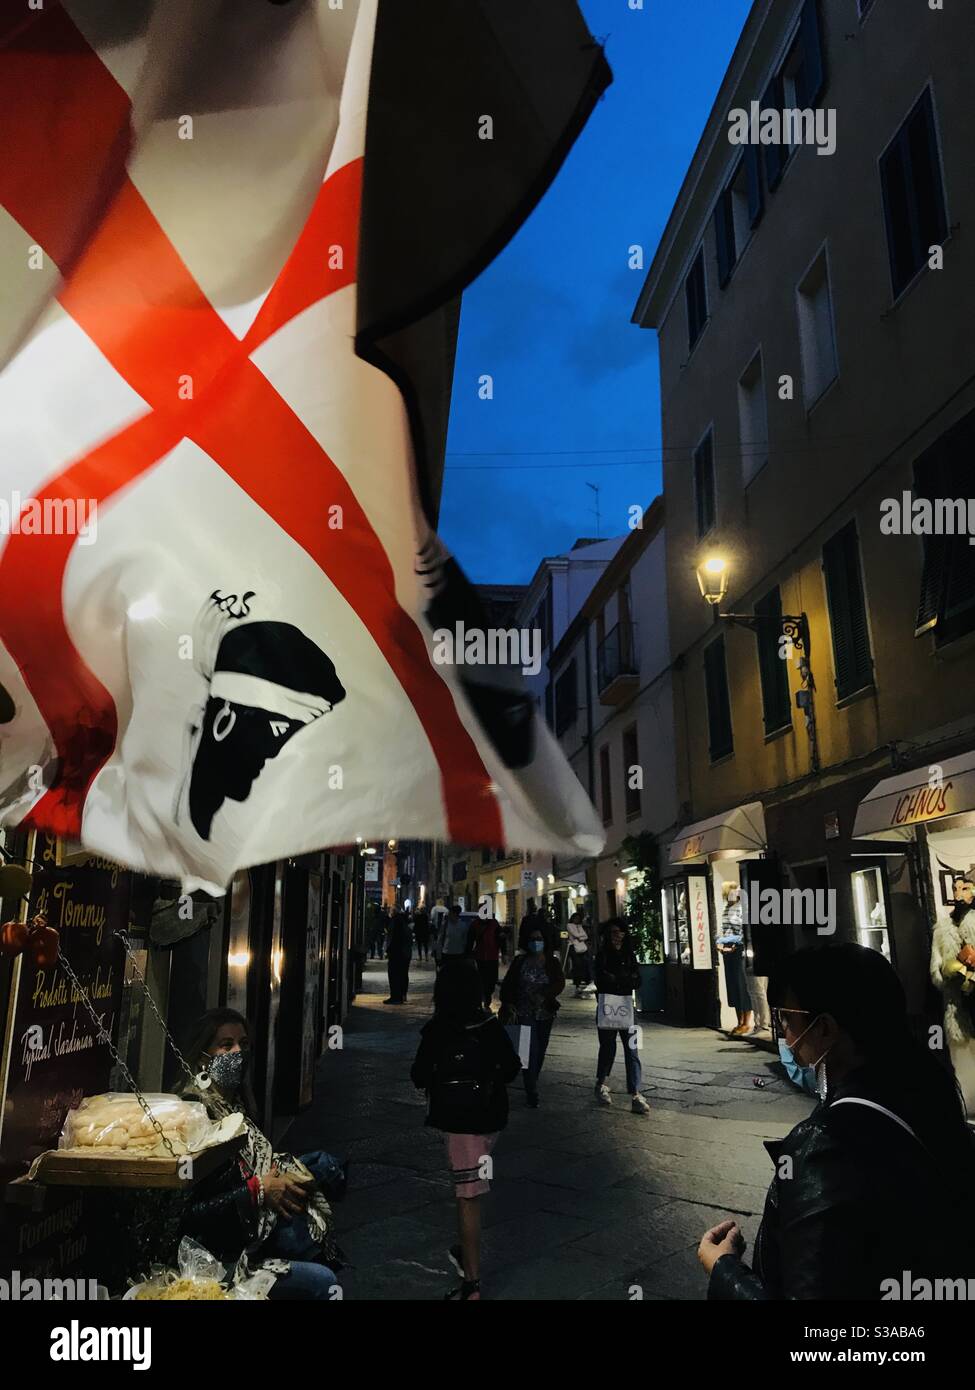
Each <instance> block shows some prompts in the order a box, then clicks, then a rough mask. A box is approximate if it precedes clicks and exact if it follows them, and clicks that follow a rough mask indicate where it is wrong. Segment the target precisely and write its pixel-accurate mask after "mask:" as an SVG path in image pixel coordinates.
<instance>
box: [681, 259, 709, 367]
mask: <svg viewBox="0 0 975 1390" xmlns="http://www.w3.org/2000/svg"><path fill="white" fill-rule="evenodd" d="M684 297H685V299H686V300H687V350H688V352H690V350H691V349H692V348H693V346H694V344H695V343H696V342H697V340H698V338H700V336H701V333H702V332H703V329H704V325H705V324H706V323H707V321H708V296H707V286H706V283H705V279H704V248H703V247H702V248H701V249H700V251H698V253H697V255H696V256H695V257H694V264H693V265H692V266H691V269H690V273H689V274H688V276H687V279H686V280H685V282H684Z"/></svg>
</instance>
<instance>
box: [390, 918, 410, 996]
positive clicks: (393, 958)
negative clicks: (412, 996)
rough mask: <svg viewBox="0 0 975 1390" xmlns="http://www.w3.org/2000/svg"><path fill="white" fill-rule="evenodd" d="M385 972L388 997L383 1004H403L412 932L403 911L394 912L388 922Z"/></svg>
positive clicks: (408, 982)
mask: <svg viewBox="0 0 975 1390" xmlns="http://www.w3.org/2000/svg"><path fill="white" fill-rule="evenodd" d="M387 954H388V961H387V964H386V974H387V976H388V978H389V998H388V999H384V1000H383V1003H384V1004H405V1003H406V996H407V994H408V993H409V988H410V958H411V957H412V955H413V932H412V930H411V928H410V920H409V918H408V917H407V915H406V913H405V912H399V911H397V912H394V913H393V916H392V918H391V920H390V924H389V947H388V951H387Z"/></svg>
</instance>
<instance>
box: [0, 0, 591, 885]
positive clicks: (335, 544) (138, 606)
mask: <svg viewBox="0 0 975 1390" xmlns="http://www.w3.org/2000/svg"><path fill="white" fill-rule="evenodd" d="M608 80H609V77H608V69H607V68H606V64H605V60H604V59H603V57H602V53H601V51H600V50H599V49H598V47H597V46H596V45H594V44H593V43H592V41H591V40H590V38H589V35H588V33H587V32H586V30H585V27H584V25H583V24H582V21H581V18H580V16H579V14H578V11H577V10H576V7H575V4H574V3H572V0H533V3H532V5H531V6H522V5H518V6H512V5H511V4H510V3H509V2H508V0H291V3H285V4H281V3H277V4H272V3H269V0H139V2H138V3H135V2H134V0H133V3H131V4H128V3H127V4H125V5H122V6H113V5H106V4H104V3H103V0H69V3H65V4H58V3H56V0H46V3H44V4H43V5H41V6H37V7H35V6H33V5H32V4H29V3H27V0H24V3H17V4H13V3H8V4H5V6H4V8H3V11H2V13H0V133H2V137H3V138H2V147H3V159H2V161H0V263H2V268H3V269H2V276H3V294H2V297H0V368H2V370H0V484H2V485H0V821H2V822H3V823H5V824H8V825H21V826H33V827H37V828H43V829H47V830H52V831H55V832H57V833H59V834H62V835H65V836H68V837H72V838H75V839H80V840H81V841H82V843H83V844H84V845H85V847H86V848H88V849H90V850H92V851H94V852H97V853H98V854H102V855H105V856H106V857H108V858H110V859H112V860H115V861H117V862H119V863H122V864H126V865H130V866H132V867H134V868H138V869H143V870H147V871H151V872H153V873H157V874H161V875H163V876H166V877H174V878H181V879H182V880H183V881H184V883H187V884H190V885H194V886H195V885H203V886H208V887H210V888H213V889H216V890H222V888H223V886H224V885H225V884H226V883H227V882H228V881H229V879H230V877H231V876H232V874H233V873H234V871H235V870H236V869H238V868H241V867H244V866H247V865H251V864H255V863H262V862H269V861H271V860H274V859H278V858H281V857H284V856H286V855H289V854H296V853H301V852H304V851H307V850H312V849H315V848H319V847H321V846H323V845H329V844H342V843H349V842H351V840H352V839H353V838H354V837H355V836H356V835H363V836H368V837H370V838H371V837H383V836H391V835H410V836H412V837H416V838H429V839H442V840H452V841H456V842H460V843H468V844H491V845H512V846H525V847H529V846H530V847H537V848H539V849H552V850H555V851H563V852H568V851H574V852H576V853H578V852H582V853H592V852H595V851H597V850H598V849H599V848H600V846H601V843H602V832H601V827H600V825H599V824H598V821H597V819H596V817H595V814H594V812H593V810H592V807H591V806H590V804H589V801H588V799H587V797H586V796H585V794H584V793H583V791H582V788H581V786H580V785H579V783H578V782H577V780H576V778H575V777H574V775H573V773H572V772H571V770H570V769H569V767H568V765H567V763H566V762H565V760H564V759H563V757H562V754H561V752H560V750H559V748H558V746H557V745H556V743H555V741H554V739H553V738H552V736H551V735H550V733H549V732H548V729H547V728H546V727H545V725H544V723H543V722H542V721H541V720H540V718H539V716H538V713H537V711H536V709H535V707H534V703H533V702H532V700H531V699H530V698H529V697H528V695H527V694H526V693H525V692H524V690H523V689H522V688H521V685H520V683H519V681H518V680H516V679H515V677H514V675H513V670H514V668H515V667H517V665H518V658H519V655H521V653H517V652H515V651H514V650H513V649H512V647H511V646H510V645H509V646H508V648H507V649H506V648H505V645H504V641H503V640H501V638H502V637H503V634H502V635H500V636H499V635H498V634H495V640H494V641H493V644H492V638H491V634H490V632H487V631H486V633H485V641H484V643H483V644H482V648H483V651H482V654H481V656H480V659H478V658H477V655H476V653H475V659H474V661H473V662H471V661H470V658H468V661H467V663H466V664H460V662H459V661H458V660H457V658H456V654H455V656H454V657H453V658H450V659H445V657H444V649H443V643H442V642H441V643H440V644H439V646H438V640H437V637H436V634H437V633H441V634H442V633H443V631H445V630H449V631H451V632H454V631H455V630H456V627H457V624H458V623H461V622H462V623H464V624H465V625H466V630H467V631H468V632H472V631H473V632H477V631H479V630H480V629H479V624H481V625H482V626H483V625H484V623H485V620H484V618H483V615H481V614H480V612H479V609H478V605H477V602H476V596H475V594H474V591H473V589H472V588H471V586H470V585H469V584H468V583H467V581H466V580H465V579H464V577H463V575H462V573H461V572H460V570H459V568H458V567H457V565H456V563H455V562H454V561H453V560H452V559H451V558H450V556H449V554H448V553H447V551H446V550H445V548H444V547H443V545H442V543H441V542H440V541H439V539H438V537H437V535H436V532H435V529H434V526H433V522H434V520H435V507H434V505H433V504H432V503H431V500H430V499H431V497H434V496H436V493H437V486H436V481H435V480H436V474H437V468H438V458H439V456H440V453H441V450H442V440H443V430H444V424H445V419H446V404H447V401H448V399H449V367H450V362H451V360H452V341H453V339H452V334H453V331H454V330H455V328H456V297H457V295H458V294H459V293H460V291H461V290H462V289H463V287H464V286H465V285H466V284H467V283H469V282H470V281H471V279H473V278H474V276H475V275H476V274H477V273H478V272H479V271H480V270H481V269H482V268H483V267H484V265H486V264H487V263H488V261H489V260H490V259H491V258H492V257H493V256H494V255H495V254H496V253H497V251H498V250H499V249H500V248H501V247H502V246H503V245H504V244H505V242H506V241H507V240H508V239H510V237H511V235H512V234H513V233H514V231H515V230H516V229H517V227H518V225H519V224H520V222H521V221H522V220H523V219H524V217H525V216H526V215H527V213H528V212H529V211H530V210H531V208H532V207H533V206H534V204H535V202H536V201H537V199H538V198H539V197H540V196H541V194H542V192H543V191H544V189H545V187H546V186H547V184H548V182H549V181H550V180H551V178H552V177H553V176H554V174H555V172H556V171H557V169H558V167H559V164H560V163H561V160H562V158H563V157H564V155H565V153H566V152H567V150H568V148H569V147H570V145H571V143H572V141H573V140H574V138H575V136H576V135H577V134H578V132H579V131H580V130H581V128H582V126H583V125H584V123H585V120H586V118H587V117H588V114H589V112H590V110H591V108H592V106H593V104H594V102H595V101H596V99H597V98H598V96H599V94H600V92H601V91H602V90H603V88H604V87H605V85H606V82H607V81H608ZM485 116H488V117H490V128H491V133H490V138H482V137H483V136H484V133H485V127H484V117H485ZM492 653H493V655H492Z"/></svg>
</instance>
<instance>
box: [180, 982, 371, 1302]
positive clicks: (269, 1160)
mask: <svg viewBox="0 0 975 1390" xmlns="http://www.w3.org/2000/svg"><path fill="white" fill-rule="evenodd" d="M249 1032H250V1030H249V1028H248V1026H247V1020H246V1019H245V1018H244V1016H243V1015H242V1014H239V1013H237V1012H236V1010H234V1009H211V1010H209V1012H208V1013H205V1014H204V1015H203V1016H202V1018H200V1019H199V1020H198V1022H197V1023H196V1024H195V1025H194V1027H193V1029H192V1032H191V1036H190V1037H189V1039H188V1040H187V1042H186V1045H185V1047H184V1049H183V1050H184V1054H185V1056H186V1058H187V1060H188V1062H189V1064H190V1066H191V1067H192V1068H193V1069H194V1072H195V1075H194V1080H193V1081H192V1082H190V1081H187V1082H186V1083H185V1085H184V1086H183V1087H182V1090H181V1094H182V1096H183V1099H184V1100H194V1101H199V1102H200V1103H201V1104H202V1105H204V1106H205V1107H206V1111H207V1114H208V1115H209V1116H210V1118H211V1119H212V1120H221V1119H223V1118H224V1117H225V1116H227V1115H230V1114H233V1113H235V1112H237V1111H240V1112H241V1113H242V1114H243V1116H244V1123H245V1134H244V1142H243V1147H242V1149H241V1151H240V1154H239V1156H237V1157H235V1158H234V1159H233V1160H231V1161H230V1162H229V1163H225V1164H223V1165H221V1166H220V1167H218V1168H217V1169H216V1170H215V1171H214V1172H212V1173H208V1174H207V1175H206V1177H204V1178H203V1179H202V1180H201V1181H200V1182H198V1183H196V1184H195V1185H194V1187H193V1189H192V1192H191V1193H190V1195H189V1196H188V1198H187V1201H186V1204H185V1206H184V1208H183V1211H182V1216H181V1225H180V1234H181V1235H186V1236H190V1237H192V1239H194V1240H196V1241H197V1242H198V1243H199V1244H200V1245H202V1246H204V1247H205V1248H206V1249H207V1250H209V1251H210V1253H211V1254H212V1255H215V1256H216V1258H217V1259H219V1260H220V1261H221V1262H222V1263H223V1264H224V1265H225V1266H226V1267H227V1268H228V1269H233V1268H234V1267H235V1266H236V1267H237V1269H238V1272H239V1273H240V1275H241V1276H245V1275H246V1274H247V1273H249V1272H250V1271H253V1270H257V1269H260V1268H261V1267H262V1266H263V1265H264V1264H265V1263H267V1262H269V1263H268V1268H269V1269H270V1270H272V1271H273V1272H274V1273H275V1274H276V1275H277V1277H276V1278H275V1281H274V1283H273V1285H272V1287H271V1290H270V1293H269V1295H268V1296H269V1297H270V1298H272V1299H317V1300H325V1299H329V1298H331V1296H332V1294H331V1290H332V1289H333V1288H334V1286H335V1284H336V1282H337V1281H336V1277H335V1269H336V1268H338V1267H339V1264H340V1251H339V1249H338V1247H337V1245H336V1244H335V1240H334V1237H333V1235H332V1224H333V1223H332V1214H331V1208H330V1206H329V1200H331V1201H336V1200H338V1199H340V1198H341V1197H342V1196H343V1195H344V1193H345V1188H346V1181H347V1177H346V1166H345V1165H343V1164H340V1163H339V1161H338V1159H336V1158H334V1157H333V1156H332V1155H331V1154H327V1153H323V1152H316V1153H309V1154H302V1156H301V1157H300V1158H295V1157H294V1156H293V1155H292V1154H288V1153H279V1152H276V1151H275V1150H274V1149H273V1147H272V1145H271V1142H270V1140H268V1139H267V1138H266V1137H265V1135H264V1134H263V1133H262V1131H261V1130H260V1129H259V1128H258V1126H257V1124H256V1122H255V1119H254V1116H255V1114H256V1105H255V1102H254V1095H253V1092H252V1090H251V1086H250V1080H249V1078H248V1061H249V1057H250V1042H249ZM279 1263H281V1265H282V1267H281V1268H280V1269H279V1268H278V1265H279Z"/></svg>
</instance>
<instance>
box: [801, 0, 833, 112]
mask: <svg viewBox="0 0 975 1390" xmlns="http://www.w3.org/2000/svg"><path fill="white" fill-rule="evenodd" d="M799 39H800V42H801V44H802V67H801V69H800V71H799V78H798V81H797V83H796V89H797V90H796V97H797V101H798V104H799V106H800V108H802V109H805V108H806V107H809V106H814V105H815V104H816V99H817V98H818V97H819V95H820V93H821V92H822V90H823V88H824V86H825V85H826V70H825V64H824V61H823V42H822V35H821V32H820V27H819V0H806V3H805V5H804V6H803V8H802V19H801V20H800V21H799Z"/></svg>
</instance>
